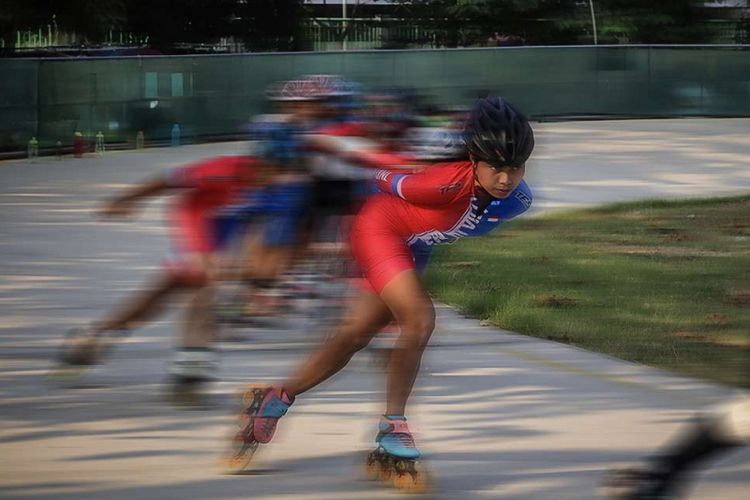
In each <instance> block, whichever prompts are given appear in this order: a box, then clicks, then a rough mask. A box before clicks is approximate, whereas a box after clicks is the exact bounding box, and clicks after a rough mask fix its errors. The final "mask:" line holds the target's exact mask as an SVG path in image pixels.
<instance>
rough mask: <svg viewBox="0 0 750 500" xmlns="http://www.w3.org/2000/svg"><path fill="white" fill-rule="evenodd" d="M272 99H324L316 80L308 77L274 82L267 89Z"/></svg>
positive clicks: (267, 94) (268, 96) (269, 97)
mask: <svg viewBox="0 0 750 500" xmlns="http://www.w3.org/2000/svg"><path fill="white" fill-rule="evenodd" d="M266 97H267V98H268V99H269V100H271V101H286V102H289V101H296V102H300V101H316V100H319V99H322V97H321V93H320V89H319V87H318V85H317V84H316V82H313V81H311V80H306V79H298V80H289V81H286V82H279V83H274V84H272V85H271V86H270V87H268V89H267V90H266Z"/></svg>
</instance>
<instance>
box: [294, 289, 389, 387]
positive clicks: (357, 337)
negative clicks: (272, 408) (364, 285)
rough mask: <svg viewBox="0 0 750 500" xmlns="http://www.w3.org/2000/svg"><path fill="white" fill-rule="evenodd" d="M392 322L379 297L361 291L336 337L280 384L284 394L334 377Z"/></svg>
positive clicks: (313, 385) (329, 340)
mask: <svg viewBox="0 0 750 500" xmlns="http://www.w3.org/2000/svg"><path fill="white" fill-rule="evenodd" d="M391 319H392V316H391V313H390V311H389V310H388V307H387V306H386V305H385V303H383V301H382V300H381V299H380V297H378V296H377V295H375V294H374V293H370V292H361V294H360V296H359V297H357V298H356V299H355V300H354V303H353V304H352V307H351V308H350V310H349V312H348V314H347V315H346V317H345V319H344V320H343V322H342V324H341V326H340V327H339V328H338V330H337V332H336V333H335V335H333V336H331V337H330V338H329V339H328V340H327V341H326V342H325V343H324V344H323V345H322V346H321V347H320V348H319V349H318V350H317V351H316V352H315V353H314V354H313V355H312V356H311V357H310V359H309V360H308V361H307V362H306V363H305V364H304V365H302V367H301V368H300V369H299V370H298V371H297V373H296V374H295V375H294V376H292V377H291V378H290V379H289V380H287V381H286V383H285V384H284V385H283V386H284V389H285V391H286V392H287V393H288V394H289V395H290V396H292V397H294V396H297V395H298V394H301V393H303V392H305V391H308V390H309V389H311V388H313V387H315V386H316V385H318V384H320V383H321V382H323V381H324V380H327V379H328V378H330V377H331V376H333V375H334V374H336V373H337V372H338V371H339V370H341V369H342V368H343V367H344V366H346V364H347V363H348V362H349V360H350V359H351V358H352V356H353V355H354V354H355V353H356V352H357V351H359V350H361V349H363V348H364V347H365V346H366V345H367V344H368V343H369V342H370V340H371V339H372V337H373V336H374V335H375V334H376V333H377V332H378V331H379V330H380V329H381V328H383V327H384V326H385V325H387V324H388V323H389V322H390V321H391Z"/></svg>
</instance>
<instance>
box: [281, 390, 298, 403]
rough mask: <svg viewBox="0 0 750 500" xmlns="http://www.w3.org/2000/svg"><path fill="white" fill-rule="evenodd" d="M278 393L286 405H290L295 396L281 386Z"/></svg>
mask: <svg viewBox="0 0 750 500" xmlns="http://www.w3.org/2000/svg"><path fill="white" fill-rule="evenodd" d="M279 393H280V395H281V400H282V401H283V402H284V403H286V404H288V405H291V404H292V403H294V400H295V396H294V395H293V394H291V393H290V392H289V391H287V390H286V389H285V388H283V387H282V388H281V390H280V391H279Z"/></svg>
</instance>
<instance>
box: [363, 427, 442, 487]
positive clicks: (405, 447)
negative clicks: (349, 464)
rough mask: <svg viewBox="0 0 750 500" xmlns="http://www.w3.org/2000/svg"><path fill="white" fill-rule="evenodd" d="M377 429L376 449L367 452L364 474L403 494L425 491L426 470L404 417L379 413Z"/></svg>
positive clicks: (426, 482)
mask: <svg viewBox="0 0 750 500" xmlns="http://www.w3.org/2000/svg"><path fill="white" fill-rule="evenodd" d="M378 430H379V432H378V435H377V437H376V438H375V442H376V443H377V448H375V450H373V451H371V452H370V453H368V455H367V462H366V463H367V475H368V476H369V477H370V479H378V480H380V481H383V482H386V483H389V484H392V485H393V486H395V487H396V488H397V489H399V490H401V491H403V492H405V493H425V492H426V491H427V489H428V477H427V472H426V471H425V470H424V468H423V467H422V464H421V462H420V460H419V459H420V457H421V453H420V452H419V450H418V449H417V447H416V445H415V444H414V438H413V437H412V435H411V432H409V427H408V426H407V424H406V417H388V416H383V418H382V419H381V420H380V425H379V428H378Z"/></svg>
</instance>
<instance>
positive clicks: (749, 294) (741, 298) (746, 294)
mask: <svg viewBox="0 0 750 500" xmlns="http://www.w3.org/2000/svg"><path fill="white" fill-rule="evenodd" d="M729 303H730V304H732V305H733V306H737V307H748V306H750V291H747V290H739V291H731V292H729Z"/></svg>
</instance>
